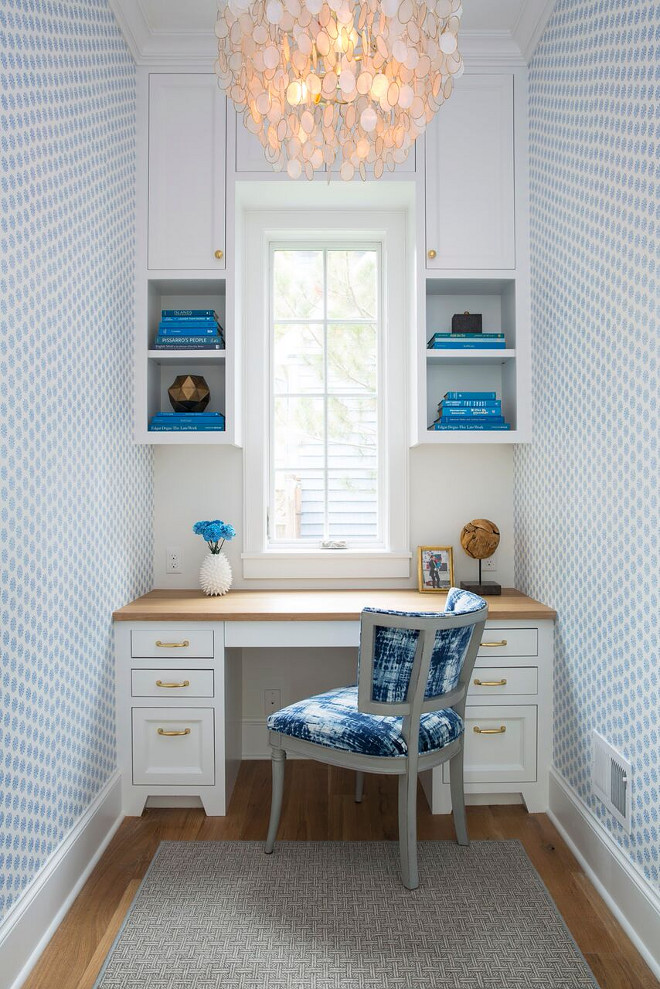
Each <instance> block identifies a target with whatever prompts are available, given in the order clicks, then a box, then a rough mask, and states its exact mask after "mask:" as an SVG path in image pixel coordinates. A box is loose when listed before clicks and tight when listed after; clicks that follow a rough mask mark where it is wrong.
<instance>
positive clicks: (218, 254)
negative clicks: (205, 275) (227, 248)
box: [213, 251, 224, 261]
mask: <svg viewBox="0 0 660 989" xmlns="http://www.w3.org/2000/svg"><path fill="white" fill-rule="evenodd" d="M213 257H214V258H217V260H218V261H222V259H223V257H224V254H223V253H222V251H214V252H213Z"/></svg>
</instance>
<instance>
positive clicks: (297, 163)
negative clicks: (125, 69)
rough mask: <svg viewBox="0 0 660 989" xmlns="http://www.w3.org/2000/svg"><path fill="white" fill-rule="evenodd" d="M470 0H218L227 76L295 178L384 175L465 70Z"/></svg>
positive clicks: (245, 112) (276, 158) (275, 158)
mask: <svg viewBox="0 0 660 989" xmlns="http://www.w3.org/2000/svg"><path fill="white" fill-rule="evenodd" d="M462 12H463V8H462V6H461V0H367V2H365V3H357V2H353V0H218V17H217V21H216V27H215V33H216V37H217V39H218V59H217V61H216V63H215V71H216V74H217V77H218V82H219V85H220V86H221V87H222V88H223V89H224V90H225V91H226V93H227V95H228V97H229V98H230V99H231V100H232V101H233V103H234V104H235V106H236V109H237V111H238V113H239V114H241V115H242V117H243V122H244V124H245V126H246V128H247V129H248V130H249V131H250V132H251V133H252V134H255V135H256V137H257V138H258V140H259V141H260V142H261V144H262V146H263V148H264V153H265V156H266V160H267V161H268V163H269V164H270V165H271V166H272V167H273V168H274V169H275V170H277V171H282V170H286V172H287V174H288V175H289V177H290V178H293V179H297V178H299V177H300V176H301V175H303V174H304V175H305V176H306V177H307V178H308V179H309V178H313V177H314V173H315V172H317V171H320V170H324V169H327V170H328V171H329V173H330V177H332V176H333V174H334V175H335V176H336V175H337V174H339V176H340V177H341V178H342V179H344V180H345V181H350V180H351V179H353V178H354V176H355V175H359V176H360V177H361V178H362V179H365V178H366V176H367V170H368V171H369V172H370V173H371V174H373V176H374V177H375V178H380V176H381V175H382V174H383V171H384V170H385V168H387V169H389V170H390V171H392V170H394V168H395V167H396V166H397V165H398V164H400V163H401V162H402V161H405V159H406V157H407V155H408V153H409V151H410V148H411V147H412V146H413V145H414V142H415V140H416V139H417V138H418V137H419V136H420V134H422V133H423V132H424V130H425V129H426V127H427V125H428V123H429V121H430V120H432V118H433V116H434V114H435V113H436V112H437V111H438V110H439V109H440V107H441V105H442V104H443V103H444V102H445V100H447V99H449V97H450V96H451V93H452V89H453V84H454V80H455V79H457V78H459V77H460V76H461V75H462V73H463V59H462V56H461V54H460V52H459V50H458V29H459V24H460V18H461V14H462Z"/></svg>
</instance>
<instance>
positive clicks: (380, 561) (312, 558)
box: [242, 549, 412, 580]
mask: <svg viewBox="0 0 660 989" xmlns="http://www.w3.org/2000/svg"><path fill="white" fill-rule="evenodd" d="M411 558H412V553H389V552H385V551H381V552H366V551H357V550H347V549H338V550H323V551H320V552H319V551H311V552H306V551H300V552H297V553H291V552H288V553H284V552H275V551H274V552H268V553H243V555H242V560H243V577H244V579H245V580H273V579H278V578H279V579H280V580H286V579H295V578H305V579H308V580H327V579H328V578H333V577H335V578H337V579H338V580H340V579H342V578H343V579H345V578H351V577H355V578H364V577H366V578H369V577H375V578H378V577H380V578H390V577H403V578H406V579H407V578H409V577H410V560H411Z"/></svg>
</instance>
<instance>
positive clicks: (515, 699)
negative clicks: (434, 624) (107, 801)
mask: <svg viewBox="0 0 660 989" xmlns="http://www.w3.org/2000/svg"><path fill="white" fill-rule="evenodd" d="M358 640H359V623H358V622H356V621H352V622H348V621H317V622H295V621H261V622H250V621H240V622H239V621H236V622H222V621H217V622H206V623H204V622H195V623H194V625H192V627H191V625H190V624H188V625H184V623H183V622H167V623H166V622H159V621H158V622H157V621H153V622H150V621H148V622H121V623H117V625H116V646H117V649H116V652H117V727H118V754H119V767H120V770H121V773H122V787H123V807H124V813H126V814H129V815H137V814H141V813H142V810H143V808H144V805H145V802H146V800H147V798H148V797H161V798H162V797H182V796H188V797H190V796H196V797H199V798H201V801H202V803H203V805H204V808H205V810H206V813H207V814H212V815H222V814H226V813H227V806H228V804H229V798H230V796H231V792H232V788H233V785H234V781H235V779H236V774H237V772H238V767H239V764H240V760H241V727H242V725H241V659H240V650H241V648H244V647H252V648H267V647H272V646H279V647H284V648H287V649H293V650H296V649H304V650H306V651H310V652H312V651H314V650H315V649H319V648H320V647H323V646H337V645H342V646H351V647H357V645H358ZM228 650H229V652H230V653H231V659H228V658H227V657H228ZM552 654H553V622H552V621H550V620H548V621H544V620H534V621H525V622H512V621H493V620H489V621H488V622H487V624H486V630H485V632H484V635H483V638H482V645H481V648H480V650H479V653H478V656H477V662H476V664H475V667H474V672H473V675H472V682H471V684H470V688H469V691H468V697H467V704H466V712H465V713H466V742H465V791H466V795H467V799H468V802H469V801H470V797H471V796H474V797H475V799H479V800H480V801H484V800H485V801H487V802H490V803H498V802H501V801H502V800H509V801H510V800H511V799H519V798H520V796H522V799H523V800H524V802H525V804H526V806H527V809H528V810H529V811H532V812H539V811H544V810H547V807H548V771H549V767H550V759H551V754H552V753H551V738H552ZM292 700H295V698H293V697H292V698H286V697H283V698H282V703H283V705H284V704H287V703H290V702H291V701H292ZM267 756H268V753H267V752H264V753H263V757H264V758H267ZM422 785H423V787H424V791H425V793H426V795H427V798H428V801H429V805H430V807H431V810H432V812H433V813H434V814H448V813H449V812H450V811H451V796H450V787H449V777H448V773H447V767H446V766H438V767H437V768H436V769H434V770H432V771H431V772H428V773H425V774H423V775H422Z"/></svg>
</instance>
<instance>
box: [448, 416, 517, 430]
mask: <svg viewBox="0 0 660 989" xmlns="http://www.w3.org/2000/svg"><path fill="white" fill-rule="evenodd" d="M435 421H436V422H437V423H438V425H440V426H449V428H450V429H453V427H454V426H481V425H483V426H502V425H503V424H504V423H505V422H506V419H505V418H504V416H489V417H488V418H481V419H479V418H475V419H473V418H472V417H471V416H466V418H464V419H445V418H444V416H443V417H442V418H440V419H436V420H435Z"/></svg>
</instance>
